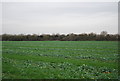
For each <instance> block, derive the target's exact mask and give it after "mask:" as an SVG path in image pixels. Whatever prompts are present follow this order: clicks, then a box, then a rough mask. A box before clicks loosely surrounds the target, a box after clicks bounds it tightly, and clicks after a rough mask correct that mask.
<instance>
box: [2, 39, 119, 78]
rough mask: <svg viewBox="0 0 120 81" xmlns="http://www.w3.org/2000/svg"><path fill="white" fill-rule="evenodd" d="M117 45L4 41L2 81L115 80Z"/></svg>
mask: <svg viewBox="0 0 120 81" xmlns="http://www.w3.org/2000/svg"><path fill="white" fill-rule="evenodd" d="M117 59H118V42H116V41H3V42H2V68H3V72H2V78H3V79H117V78H118V61H117Z"/></svg>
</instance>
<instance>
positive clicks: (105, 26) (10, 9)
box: [2, 2, 118, 34]
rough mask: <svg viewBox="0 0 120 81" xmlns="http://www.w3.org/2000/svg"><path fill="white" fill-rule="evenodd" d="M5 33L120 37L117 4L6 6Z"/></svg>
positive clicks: (79, 3) (85, 3)
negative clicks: (103, 34) (106, 33)
mask: <svg viewBox="0 0 120 81" xmlns="http://www.w3.org/2000/svg"><path fill="white" fill-rule="evenodd" d="M2 24H3V26H2V33H8V34H33V33H34V34H53V33H60V34H67V33H77V34H78V33H90V32H94V33H100V32H101V31H107V32H108V33H112V34H114V33H118V3H117V2H4V3H2Z"/></svg>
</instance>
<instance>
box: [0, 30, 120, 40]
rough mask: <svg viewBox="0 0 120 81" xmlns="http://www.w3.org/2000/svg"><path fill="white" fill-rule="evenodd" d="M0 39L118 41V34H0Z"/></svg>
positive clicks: (119, 38)
mask: <svg viewBox="0 0 120 81" xmlns="http://www.w3.org/2000/svg"><path fill="white" fill-rule="evenodd" d="M0 38H2V39H1V40H2V41H119V40H120V35H119V34H107V32H106V31H102V32H101V33H100V34H96V33H89V34H87V33H82V34H74V33H70V34H67V35H65V34H52V35H50V34H42V35H37V34H33V35H29V34H28V35H24V34H19V35H11V34H2V35H0Z"/></svg>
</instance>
